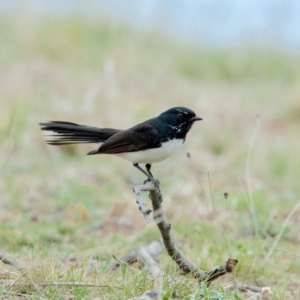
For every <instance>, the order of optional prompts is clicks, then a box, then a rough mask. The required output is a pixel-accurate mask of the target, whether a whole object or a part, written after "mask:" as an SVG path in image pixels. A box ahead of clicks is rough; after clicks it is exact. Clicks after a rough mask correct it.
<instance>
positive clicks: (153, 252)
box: [107, 241, 162, 276]
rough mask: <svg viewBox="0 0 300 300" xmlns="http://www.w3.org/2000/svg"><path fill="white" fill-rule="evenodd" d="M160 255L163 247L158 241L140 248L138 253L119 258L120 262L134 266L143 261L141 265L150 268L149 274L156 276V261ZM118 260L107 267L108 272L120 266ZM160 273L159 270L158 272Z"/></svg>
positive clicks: (112, 261)
mask: <svg viewBox="0 0 300 300" xmlns="http://www.w3.org/2000/svg"><path fill="white" fill-rule="evenodd" d="M145 253H147V254H145ZM160 253H162V247H161V244H160V242H158V241H152V242H151V243H150V244H149V245H147V246H144V247H140V248H139V249H138V250H137V251H133V252H130V253H128V254H125V255H123V256H120V257H118V260H119V261H124V262H126V263H128V264H133V263H135V262H137V261H138V260H140V261H141V263H142V264H143V265H144V266H145V267H148V268H149V266H151V267H150V268H149V272H150V273H151V274H152V275H153V276H155V274H156V273H157V269H156V270H154V259H155V258H156V256H158V255H159V254H160ZM119 261H117V260H116V259H112V260H111V262H110V264H109V266H108V267H107V272H109V271H111V270H115V269H116V268H118V267H119V266H120V262H119ZM158 272H159V270H158Z"/></svg>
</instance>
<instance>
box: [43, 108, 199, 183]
mask: <svg viewBox="0 0 300 300" xmlns="http://www.w3.org/2000/svg"><path fill="white" fill-rule="evenodd" d="M200 120H202V119H201V118H199V117H197V116H196V114H195V113H194V112H193V111H192V110H190V109H188V108H186V107H173V108H170V109H168V110H167V111H165V112H163V113H162V114H160V115H159V116H158V117H156V118H152V119H150V120H147V121H145V122H142V123H140V124H138V125H135V126H134V127H131V128H129V129H126V130H121V129H112V128H97V127H91V126H85V125H78V124H75V123H70V122H62V121H51V122H46V123H40V124H39V125H40V126H41V129H42V130H45V131H52V132H56V133H57V134H56V135H50V136H51V137H52V139H50V140H47V141H46V142H47V144H49V145H54V146H60V145H69V144H84V143H100V147H99V148H98V149H96V150H92V151H90V152H88V153H87V155H93V154H114V155H117V156H120V157H123V158H125V159H126V160H128V161H130V162H132V163H133V165H134V166H135V167H136V168H137V169H139V170H140V171H141V172H143V173H144V174H145V175H146V176H147V177H148V178H149V179H150V180H154V178H153V175H152V174H151V171H150V169H151V165H152V164H153V163H156V162H160V161H162V160H165V159H167V158H169V157H170V156H171V155H173V154H174V153H175V152H176V151H177V150H179V148H180V147H181V146H182V144H183V143H184V141H185V138H186V135H187V133H188V132H189V130H190V129H191V127H192V125H193V124H194V122H195V121H200ZM139 164H146V170H147V172H146V171H145V170H143V169H142V168H141V167H140V166H139Z"/></svg>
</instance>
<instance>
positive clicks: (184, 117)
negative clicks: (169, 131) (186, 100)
mask: <svg viewBox="0 0 300 300" xmlns="http://www.w3.org/2000/svg"><path fill="white" fill-rule="evenodd" d="M160 116H161V117H163V118H164V119H165V120H166V121H167V123H168V124H169V125H170V126H171V127H174V130H176V129H177V130H180V129H181V130H184V131H186V132H188V131H189V130H190V128H191V127H192V125H193V124H194V122H195V121H201V120H202V119H201V118H199V117H197V116H196V114H195V113H194V112H193V111H192V110H191V109H189V108H186V107H173V108H170V109H168V110H167V111H165V112H163V113H162V114H161V115H160Z"/></svg>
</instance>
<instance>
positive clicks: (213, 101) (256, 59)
mask: <svg viewBox="0 0 300 300" xmlns="http://www.w3.org/2000/svg"><path fill="white" fill-rule="evenodd" d="M0 43H1V45H2V46H1V49H0V62H1V65H2V68H1V69H0V104H1V110H0V143H1V158H0V163H1V173H0V195H1V196H0V197H1V204H0V205H1V210H0V222H1V227H0V245H1V249H0V250H1V251H3V252H7V253H9V255H11V256H12V257H13V258H14V259H15V260H16V261H18V262H19V268H14V267H10V266H7V265H4V264H1V265H0V281H1V284H2V286H3V287H2V293H3V291H4V290H5V291H6V294H5V296H6V297H8V298H9V297H10V298H12V299H13V298H15V299H18V298H22V297H24V298H29V299H93V298H96V297H100V298H101V299H128V298H133V297H135V296H137V295H138V294H141V293H143V292H145V291H147V290H155V289H159V290H164V292H165V296H164V297H165V299H167V298H168V295H171V294H172V293H173V292H176V293H178V295H179V299H199V297H200V295H206V299H212V298H213V297H215V298H217V299H222V297H223V299H248V298H251V295H249V294H247V293H241V292H235V291H232V292H230V291H225V290H224V287H226V286H228V284H231V283H232V282H233V277H232V276H230V275H227V276H225V277H224V278H222V279H221V280H220V281H219V282H216V283H215V284H214V285H212V286H211V287H210V288H209V289H207V288H206V287H205V286H203V285H200V286H198V284H197V282H195V280H193V279H192V278H190V277H183V276H180V274H179V271H178V268H177V267H176V266H175V265H174V263H173V262H172V261H171V259H170V258H169V257H168V256H167V254H166V253H165V252H164V253H163V254H162V255H161V256H160V257H159V265H160V266H161V269H162V273H161V276H160V277H159V278H156V279H153V278H151V277H150V276H149V275H148V273H147V270H144V269H140V268H139V266H138V265H133V266H125V267H124V268H123V271H121V270H117V271H115V272H113V273H111V274H105V273H104V270H105V262H107V261H109V259H110V258H111V256H112V254H114V255H122V254H125V253H127V252H130V251H133V250H135V249H136V248H138V247H139V246H141V245H145V244H147V243H149V242H150V241H152V240H153V239H159V233H158V230H157V229H156V228H155V226H154V224H146V223H145V221H144V218H143V216H142V214H141V213H139V211H138V209H137V206H136V203H135V199H134V195H133V193H132V186H133V185H134V184H139V183H141V182H142V181H143V180H144V178H143V177H142V175H141V174H139V172H137V171H136V170H134V168H132V166H131V165H130V164H129V163H128V162H126V161H123V160H120V159H118V158H115V157H109V156H108V157H105V156H96V157H86V156H85V153H86V152H88V151H89V150H91V149H92V148H93V147H94V146H92V145H84V146H79V147H65V148H64V147H61V148H53V147H50V146H47V145H45V143H44V141H43V136H42V133H41V132H40V130H39V127H38V126H37V123H38V122H41V121H45V120H55V119H58V120H60V119H61V120H68V121H73V122H77V123H82V124H87V125H94V126H106V127H117V128H126V127H130V126H131V125H133V124H136V123H137V122H141V121H143V120H145V119H146V118H150V117H152V116H155V115H158V114H159V113H161V112H162V111H164V110H166V109H167V108H169V107H172V106H177V105H182V106H187V107H190V108H192V109H193V110H195V111H196V112H197V114H198V115H199V116H201V117H203V121H202V122H201V123H197V124H195V126H194V128H193V129H192V130H191V132H190V133H189V136H188V138H187V141H186V143H185V146H184V149H183V150H182V151H180V153H178V154H177V155H176V156H175V157H173V158H171V159H170V160H168V161H166V162H162V163H161V164H158V165H154V168H153V169H154V170H153V171H154V174H155V175H156V177H157V178H159V179H160V182H161V188H162V191H163V195H164V208H165V211H166V215H167V218H168V220H169V222H170V223H171V224H172V228H173V235H174V237H175V239H176V241H177V243H178V245H179V246H180V247H181V249H182V251H183V252H184V253H185V254H186V255H188V257H189V258H190V259H191V260H192V261H193V262H194V263H195V264H197V265H198V266H199V267H201V268H203V269H204V270H209V269H211V268H212V267H213V266H215V265H218V264H221V263H223V262H224V261H225V260H226V259H227V258H228V257H231V256H232V257H234V258H238V259H239V263H238V266H237V269H236V274H235V278H236V281H237V282H238V283H247V284H255V285H259V286H270V287H271V289H272V292H273V298H274V299H296V298H297V296H298V295H299V287H298V284H297V283H298V282H299V279H300V278H299V267H300V258H299V255H298V252H299V244H300V235H299V210H298V211H296V212H295V213H294V215H293V216H291V218H290V219H289V221H288V222H287V226H286V228H285V230H284V231H283V234H282V236H281V238H280V240H279V242H278V244H277V246H276V247H275V249H274V251H273V252H272V253H271V255H270V257H269V258H268V260H267V261H266V260H265V258H266V257H267V255H268V252H269V249H270V247H272V245H273V243H274V241H275V239H276V237H277V236H278V234H279V233H280V231H281V228H282V226H283V224H284V222H285V220H286V219H287V216H288V215H289V213H290V212H291V211H292V209H293V207H295V205H296V204H297V202H298V201H299V199H300V198H299V194H300V187H299V183H298V178H299V176H300V160H299V149H300V140H299V129H300V121H299V120H300V118H299V116H300V101H299V97H300V91H299V81H300V71H299V67H298V66H299V62H300V56H299V55H296V54H288V53H279V52H277V51H276V50H272V49H255V48H235V49H230V50H213V49H205V48H203V47H199V46H195V45H188V44H181V43H179V42H175V41H172V40H170V39H169V38H168V37H166V36H164V35H163V34H162V33H157V32H154V33H153V32H139V31H136V30H134V29H132V28H131V27H130V25H128V24H118V23H112V22H110V21H108V20H105V19H104V18H102V20H100V21H99V20H96V19H86V18H85V17H83V16H80V15H70V16H64V17H61V16H43V17H37V16H31V15H30V14H26V13H25V12H24V13H23V14H22V15H21V16H20V17H18V18H17V19H16V18H15V16H14V15H13V14H9V13H8V14H4V13H2V14H1V15H0ZM257 115H259V116H260V119H261V125H260V128H259V131H258V133H257V136H256V138H255V140H254V144H253V151H252V156H251V161H250V165H249V172H250V176H251V183H252V189H251V190H252V197H253V204H254V207H255V212H256V215H255V219H256V220H257V224H256V226H257V228H258V235H255V225H254V218H253V215H252V213H251V202H250V198H249V193H248V187H247V174H246V161H247V154H248V151H249V144H250V140H251V137H252V135H253V132H254V130H255V126H256V116H257ZM186 151H190V153H191V157H192V158H191V160H189V159H188V158H186V155H185V152H186ZM195 170H196V172H195ZM208 171H209V173H208ZM197 174H198V176H197ZM224 192H228V193H229V197H228V199H227V200H225V199H224V195H223V194H224ZM109 217H112V218H117V219H120V220H126V221H128V222H129V225H130V226H128V227H126V226H123V227H122V226H121V227H120V226H114V227H106V228H104V229H99V230H95V231H92V232H90V233H88V234H87V233H86V229H87V228H90V226H92V225H93V224H95V223H97V222H99V221H105V220H108V218H109ZM94 259H95V260H96V261H97V262H99V263H100V262H102V267H101V268H100V269H99V270H98V271H97V272H93V273H92V274H91V275H90V276H88V277H86V276H85V270H86V267H87V265H88V264H89V262H90V261H91V260H94ZM45 282H47V283H50V285H43V284H45ZM68 282H81V283H84V285H82V286H74V285H73V286H68V285H64V283H68ZM54 283H60V284H61V286H58V285H55V284H54ZM5 284H10V285H11V287H10V288H9V289H8V288H5V289H4V285H5ZM88 284H89V285H94V286H93V287H92V286H88ZM0 293H1V289H0ZM216 293H218V294H216ZM295 295H296V296H295ZM3 297H4V296H3ZM239 297H240V298H239Z"/></svg>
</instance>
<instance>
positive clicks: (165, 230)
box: [138, 181, 238, 284]
mask: <svg viewBox="0 0 300 300" xmlns="http://www.w3.org/2000/svg"><path fill="white" fill-rule="evenodd" d="M138 188H139V191H149V192H150V198H151V201H152V207H153V217H154V220H155V222H156V225H157V226H158V228H159V230H160V233H161V236H162V239H163V243H164V245H165V248H166V250H167V252H168V254H169V255H170V256H171V257H172V259H173V260H174V261H175V262H176V263H177V265H178V266H179V268H180V269H181V271H182V273H183V274H185V275H186V274H193V276H194V277H195V278H197V279H198V280H199V281H200V282H201V281H206V282H207V283H208V284H209V283H211V282H212V281H213V280H216V279H217V278H219V277H220V276H223V275H225V274H226V273H231V272H233V271H234V268H235V266H236V264H237V263H238V260H237V259H232V258H229V259H228V260H227V262H226V263H225V264H223V265H221V266H218V267H215V268H213V269H212V270H211V271H210V272H204V271H202V270H200V269H199V268H198V267H197V266H196V265H194V264H193V262H191V261H190V260H189V259H188V258H187V257H185V256H184V255H183V254H182V253H181V252H180V251H179V250H178V248H177V247H176V246H175V243H174V240H173V238H172V235H171V224H169V223H167V222H166V219H165V216H164V212H163V208H162V194H161V191H160V189H159V182H158V181H156V182H149V181H148V182H147V183H146V185H143V186H138Z"/></svg>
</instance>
